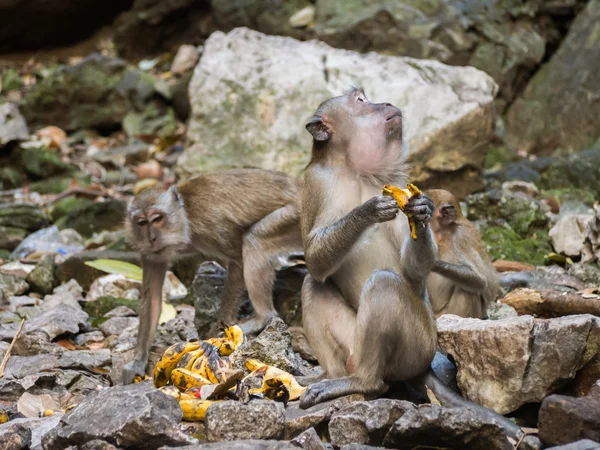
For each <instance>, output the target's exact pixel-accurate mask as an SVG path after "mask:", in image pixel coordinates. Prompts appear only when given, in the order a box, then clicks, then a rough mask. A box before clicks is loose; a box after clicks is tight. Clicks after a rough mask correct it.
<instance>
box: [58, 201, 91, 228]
mask: <svg viewBox="0 0 600 450" xmlns="http://www.w3.org/2000/svg"><path fill="white" fill-rule="evenodd" d="M93 203H94V202H93V201H92V200H90V199H87V198H78V197H65V198H62V199H60V200H59V201H58V202H56V203H55V204H54V205H53V206H52V209H51V210H50V217H51V219H52V221H53V222H57V221H58V220H59V219H61V218H62V217H65V216H68V215H69V213H71V211H75V210H79V209H84V208H86V207H88V206H90V205H92V204H93Z"/></svg>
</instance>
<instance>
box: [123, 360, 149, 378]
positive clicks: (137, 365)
mask: <svg viewBox="0 0 600 450" xmlns="http://www.w3.org/2000/svg"><path fill="white" fill-rule="evenodd" d="M145 374H146V361H141V360H135V361H131V362H128V363H127V364H125V365H124V366H123V373H122V375H121V381H122V383H123V384H132V383H133V379H134V378H135V377H136V376H137V375H139V376H141V377H143V376H144V375H145Z"/></svg>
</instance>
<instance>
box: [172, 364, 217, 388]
mask: <svg viewBox="0 0 600 450" xmlns="http://www.w3.org/2000/svg"><path fill="white" fill-rule="evenodd" d="M171 383H173V384H174V385H175V386H177V388H178V389H179V390H180V391H187V390H188V389H190V388H193V387H196V386H204V385H205V384H212V382H211V381H210V380H207V379H206V378H204V377H203V376H202V375H198V374H197V373H194V372H192V371H191V370H187V369H175V370H173V372H171Z"/></svg>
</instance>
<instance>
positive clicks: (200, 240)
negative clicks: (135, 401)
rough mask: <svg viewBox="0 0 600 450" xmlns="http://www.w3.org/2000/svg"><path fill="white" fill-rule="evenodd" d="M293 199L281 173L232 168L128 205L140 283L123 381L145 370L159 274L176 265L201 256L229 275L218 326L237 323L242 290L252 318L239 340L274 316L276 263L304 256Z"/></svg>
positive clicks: (296, 188) (294, 185)
mask: <svg viewBox="0 0 600 450" xmlns="http://www.w3.org/2000/svg"><path fill="white" fill-rule="evenodd" d="M299 194H300V184H299V183H298V182H297V181H295V180H293V179H292V178H290V177H288V176H287V175H285V174H283V173H281V172H275V171H268V170H261V169H232V170H223V171H219V172H208V173H205V174H203V175H200V176H198V177H195V178H193V179H191V180H189V181H187V182H184V183H181V184H179V185H178V186H177V187H176V188H172V189H169V190H163V189H160V188H155V189H148V190H145V191H143V192H142V193H140V194H139V195H138V196H137V197H136V198H134V199H133V200H132V201H131V203H130V205H129V208H128V213H127V224H126V227H127V235H128V242H129V244H130V245H131V246H132V247H133V248H134V249H135V250H137V251H139V252H140V253H141V254H142V266H143V270H144V282H143V307H142V312H141V314H140V328H139V333H138V342H137V346H136V356H135V360H134V361H133V362H132V363H130V364H129V365H128V366H126V370H125V374H124V381H125V382H130V381H131V379H132V378H133V375H135V374H136V373H137V372H140V371H143V367H142V369H140V367H141V366H142V364H143V366H144V367H145V364H146V361H147V358H148V349H149V347H150V345H151V344H152V341H153V339H154V333H155V330H156V325H157V321H158V316H159V315H160V297H161V289H162V284H163V280H164V272H165V270H166V268H167V267H168V266H169V265H170V264H171V263H172V262H173V261H175V260H176V259H178V258H181V257H184V256H190V255H199V256H201V257H203V258H204V259H210V260H215V261H217V262H219V263H220V264H221V265H223V266H224V267H226V268H227V269H228V273H227V279H226V281H225V287H224V292H223V298H222V300H221V316H220V320H219V322H225V323H228V324H232V323H234V322H235V321H236V317H237V310H238V307H239V301H240V300H241V296H242V294H243V292H244V287H246V289H247V290H248V295H249V297H250V300H251V301H252V304H253V306H254V309H255V313H256V317H255V319H253V320H250V321H248V322H246V323H244V324H242V329H243V330H244V332H245V333H256V332H258V331H260V330H261V329H262V328H263V327H264V325H266V322H267V321H268V320H269V319H270V318H271V317H272V316H274V315H276V314H277V313H276V312H275V309H274V307H273V299H272V286H273V280H274V276H275V274H274V271H275V269H276V267H277V265H278V262H279V258H286V257H287V256H289V255H290V254H292V253H300V252H302V241H301V237H300V228H299V222H298V219H299V213H298V204H299ZM215 326H216V324H215ZM214 331H216V330H213V332H214Z"/></svg>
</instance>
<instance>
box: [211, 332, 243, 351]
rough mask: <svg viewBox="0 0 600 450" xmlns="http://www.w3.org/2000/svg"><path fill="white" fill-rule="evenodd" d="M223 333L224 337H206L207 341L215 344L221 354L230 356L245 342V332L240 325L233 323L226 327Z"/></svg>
mask: <svg viewBox="0 0 600 450" xmlns="http://www.w3.org/2000/svg"><path fill="white" fill-rule="evenodd" d="M223 333H224V334H225V336H224V337H222V338H210V339H206V342H208V343H209V344H212V345H214V346H215V347H216V348H217V349H218V350H219V354H220V355H221V356H229V355H231V354H232V353H233V351H234V350H235V349H236V348H238V347H239V346H240V345H242V343H243V342H244V332H243V331H242V329H241V328H240V327H239V326H237V325H233V326H231V327H227V328H225V330H224V331H223Z"/></svg>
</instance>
